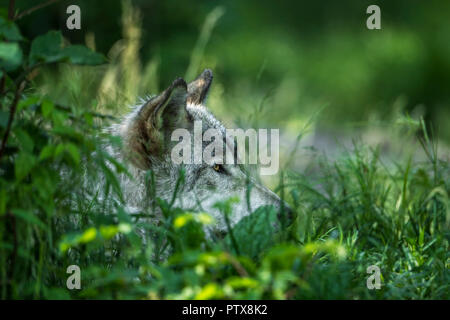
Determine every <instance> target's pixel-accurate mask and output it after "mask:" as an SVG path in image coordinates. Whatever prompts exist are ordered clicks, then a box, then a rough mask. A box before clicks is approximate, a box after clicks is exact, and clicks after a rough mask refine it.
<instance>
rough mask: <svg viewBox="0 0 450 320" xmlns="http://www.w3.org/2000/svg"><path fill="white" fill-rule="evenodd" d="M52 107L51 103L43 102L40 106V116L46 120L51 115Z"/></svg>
mask: <svg viewBox="0 0 450 320" xmlns="http://www.w3.org/2000/svg"><path fill="white" fill-rule="evenodd" d="M54 107H55V106H54V104H53V102H51V101H48V100H44V101H43V102H42V104H41V110H42V115H43V116H44V117H45V118H48V116H49V115H50V114H51V113H52V111H53V109H54Z"/></svg>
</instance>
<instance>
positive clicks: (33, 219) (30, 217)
mask: <svg viewBox="0 0 450 320" xmlns="http://www.w3.org/2000/svg"><path fill="white" fill-rule="evenodd" d="M11 211H12V213H13V214H14V215H15V216H16V217H18V218H21V219H22V220H25V221H26V222H29V223H30V224H33V225H36V226H38V227H39V228H42V229H44V230H46V229H47V226H46V225H45V224H44V223H43V222H42V221H41V220H40V219H39V218H38V217H37V216H36V215H35V214H33V213H32V212H30V211H27V210H23V209H12V210H11Z"/></svg>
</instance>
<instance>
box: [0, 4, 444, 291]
mask: <svg viewBox="0 0 450 320" xmlns="http://www.w3.org/2000/svg"><path fill="white" fill-rule="evenodd" d="M124 12H125V14H128V15H130V16H129V17H128V18H129V19H127V18H126V17H124V18H123V21H124V23H125V22H126V23H128V24H130V25H128V26H126V27H127V28H125V32H124V37H125V39H124V40H123V41H122V45H123V46H124V48H125V49H124V50H122V51H120V50H111V54H110V63H109V64H108V65H106V66H102V67H73V66H67V65H64V66H60V67H58V68H56V69H54V70H49V69H40V73H39V75H38V76H37V77H36V78H35V79H33V80H32V81H31V83H30V85H29V86H27V87H26V89H25V91H24V92H23V93H22V94H21V95H20V102H19V104H18V107H17V110H18V111H17V114H16V118H15V121H14V123H13V126H12V128H11V136H10V139H9V140H8V143H7V148H6V149H5V153H4V155H3V157H2V158H1V159H0V298H1V299H6V298H10V299H66V298H82V299H84V298H86V299H89V298H93V299H142V298H144V299H145V298H147V299H214V298H226V299H449V298H450V294H449V292H450V288H449V286H450V285H449V284H450V273H449V267H450V265H449V264H450V259H449V258H450V257H449V212H450V211H449V192H450V167H449V163H448V161H446V160H443V158H442V156H441V155H440V153H439V150H438V148H437V142H436V141H437V140H434V139H432V138H430V137H428V134H427V132H428V131H427V130H426V129H425V126H424V124H423V122H421V123H420V130H419V131H418V130H417V126H416V127H415V128H413V129H414V131H415V132H418V133H417V136H416V138H415V139H416V140H419V141H421V142H422V145H421V148H422V153H423V154H424V155H425V158H423V159H422V160H418V159H421V158H417V157H410V158H406V160H405V159H404V158H398V159H397V160H396V161H392V159H391V161H387V160H386V157H385V156H384V155H383V154H382V152H381V151H380V149H379V148H374V149H372V148H369V147H365V146H363V145H361V144H355V145H354V147H353V148H350V149H348V150H346V151H345V153H344V154H343V155H342V156H341V157H337V158H327V157H325V156H323V155H322V154H320V153H317V154H315V156H314V157H313V158H312V159H311V161H310V162H309V166H307V167H306V169H305V170H294V169H293V168H294V167H293V166H286V167H285V168H282V169H283V171H282V173H281V174H280V175H279V178H280V179H279V181H280V183H279V185H278V186H275V190H276V192H277V193H278V194H279V195H280V196H282V198H284V199H285V200H286V201H287V202H288V203H289V204H290V206H291V207H292V208H293V209H294V211H295V212H296V216H295V219H294V221H292V223H291V224H287V223H286V221H284V220H283V219H282V220H281V222H279V224H280V225H281V228H273V226H272V225H273V222H274V221H275V220H276V219H277V218H276V214H275V212H274V211H273V210H272V209H271V208H260V209H257V211H256V212H254V213H253V214H251V215H250V216H248V217H246V218H244V219H242V220H241V221H240V222H239V223H238V224H237V225H236V226H235V227H234V228H229V230H228V235H227V236H226V237H225V238H224V239H221V238H216V237H213V238H208V237H206V236H205V233H204V231H203V227H204V225H205V224H209V223H211V218H210V217H209V216H208V213H198V212H186V211H185V210H184V209H183V208H176V207H173V206H172V205H171V204H170V203H168V202H166V201H164V200H162V199H158V200H157V201H156V202H155V204H154V205H153V206H150V207H149V208H148V210H145V211H144V212H140V213H139V214H137V215H129V214H128V212H127V210H126V206H125V204H124V203H121V202H120V201H119V202H118V203H117V204H115V205H111V203H110V201H108V200H107V199H109V198H113V197H117V198H118V199H121V193H122V190H121V189H120V185H119V183H118V178H117V175H118V173H122V172H124V171H125V167H124V166H123V165H122V164H121V163H119V162H117V160H116V159H114V158H111V157H110V156H109V155H108V154H107V153H105V152H104V151H103V149H102V147H101V142H100V141H101V139H110V140H111V143H118V141H116V140H115V139H113V138H111V137H107V136H105V135H104V134H102V133H101V132H100V130H99V129H100V128H101V127H102V126H104V125H107V124H108V123H109V122H110V121H109V120H110V118H109V117H106V118H105V116H103V115H101V114H99V113H98V112H101V113H109V114H114V115H118V114H122V113H125V112H126V108H125V106H126V105H127V104H129V103H131V102H133V100H134V99H135V96H136V95H137V94H143V93H148V87H149V85H152V86H153V87H152V88H154V92H153V93H155V92H156V91H157V83H158V81H157V79H158V60H157V59H156V60H152V61H150V62H149V63H148V64H147V65H143V68H141V67H140V62H139V59H138V58H137V52H138V49H137V48H139V37H134V38H133V37H131V35H132V34H133V35H136V30H137V29H139V28H138V26H136V25H133V23H134V22H136V20H138V19H131V18H130V17H136V16H138V15H137V14H136V12H134V11H133V9H132V8H131V7H128V8H127V10H124ZM212 15H213V16H212V18H211V17H210V18H209V19H206V21H207V22H206V24H205V26H204V28H203V29H202V30H203V32H201V37H200V40H199V41H198V43H197V46H196V49H195V50H194V52H193V54H192V57H193V58H192V61H191V64H190V67H189V68H188V71H187V73H188V74H195V73H196V72H197V71H198V70H199V69H201V68H202V67H203V65H202V63H201V61H203V59H202V55H203V53H204V47H205V44H206V43H207V42H208V37H209V35H210V33H211V30H213V27H214V24H215V23H216V21H217V19H219V17H220V15H221V11H220V10H219V11H213V13H212ZM208 24H209V25H208ZM136 28H137V29H136ZM127 30H128V31H127ZM127 32H128V33H127ZM127 34H128V36H127ZM127 37H128V38H127ZM116 49H117V48H116ZM126 69H128V70H134V71H133V72H131V71H129V72H124V70H126ZM136 70H138V71H136ZM139 70H144V71H143V72H141V73H140V72H139ZM187 80H189V79H187ZM214 85H215V86H217V87H218V88H222V84H221V83H220V82H218V81H215V84H214ZM214 90H215V89H213V92H212V94H211V97H210V101H209V102H210V103H211V104H212V105H215V106H216V108H218V109H219V111H221V112H222V113H223V111H224V110H226V106H227V105H228V104H229V103H230V100H229V99H228V97H226V96H225V95H222V94H220V91H219V90H216V91H214ZM12 98H13V96H12V92H7V93H6V94H5V96H3V97H1V100H0V101H1V102H2V105H3V106H6V105H9V104H10V103H11V100H12ZM267 98H268V97H267V96H266V95H259V96H255V95H254V94H252V95H250V94H248V92H247V91H245V88H242V89H241V90H240V91H239V96H237V97H235V98H234V99H240V102H241V103H242V104H243V105H249V106H251V107H254V106H257V107H256V109H257V110H258V112H257V113H258V114H261V113H262V111H263V107H264V106H263V104H264V102H265V101H266V99H267ZM0 111H1V113H0V116H1V117H2V120H3V119H5V118H6V117H7V115H8V112H7V111H6V110H4V109H0ZM219 113H220V112H219ZM250 120H251V121H253V122H255V123H257V122H258V121H259V120H260V119H258V118H250ZM266 120H267V119H266ZM296 120H298V119H296ZM298 122H299V123H303V122H304V121H303V122H302V121H298ZM2 123H3V122H2ZM293 123H295V122H293ZM415 125H417V124H415ZM4 127H5V126H4V125H3V124H2V125H1V126H0V129H1V131H2V133H3V131H4ZM305 127H306V126H305ZM2 135H3V134H2ZM397 143H398V144H407V143H411V139H410V137H403V138H400V139H399V140H398V141H397ZM282 160H283V159H282ZM297 160H299V159H297V158H296V156H295V154H294V156H293V157H292V158H290V161H289V162H290V163H291V164H293V165H295V163H296V161H297ZM86 177H88V181H89V183H90V182H91V181H96V180H97V179H104V180H105V181H106V186H105V188H104V189H102V190H99V191H98V192H93V191H92V188H89V185H86V183H85V181H86V180H85V179H86ZM179 182H180V183H183V179H182V173H181V176H180V181H179ZM89 183H88V184H89ZM153 183H154V177H153V175H152V173H151V172H148V184H149V186H152V185H153ZM149 190H152V188H150V189H149ZM175 196H176V195H175ZM105 199H106V200H105ZM236 201H245V199H229V200H228V201H225V202H223V203H218V204H217V208H218V209H220V210H221V212H222V214H224V215H225V216H226V215H228V214H230V213H232V210H233V203H234V202H236ZM155 210H162V212H163V215H164V219H163V220H162V221H160V223H158V224H155V223H153V222H151V220H149V218H151V216H152V215H153V213H154V212H155ZM142 231H145V232H142ZM70 265H78V266H79V267H80V268H81V290H68V289H67V288H66V280H67V278H68V276H69V274H67V273H66V269H67V267H68V266H70ZM372 265H376V266H378V267H379V268H380V271H381V289H379V290H369V289H368V288H367V285H366V283H367V279H368V277H369V276H370V274H368V273H367V268H368V267H369V266H372Z"/></svg>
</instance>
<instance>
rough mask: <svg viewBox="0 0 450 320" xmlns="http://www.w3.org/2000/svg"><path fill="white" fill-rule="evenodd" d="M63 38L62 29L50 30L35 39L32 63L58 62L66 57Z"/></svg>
mask: <svg viewBox="0 0 450 320" xmlns="http://www.w3.org/2000/svg"><path fill="white" fill-rule="evenodd" d="M62 40H63V38H62V36H61V32H60V31H49V32H48V33H46V34H44V35H42V36H39V37H37V38H36V39H34V40H33V42H32V43H31V49H30V57H29V62H30V64H31V65H34V64H36V63H39V62H46V63H49V62H56V61H61V60H62V59H64V57H65V56H64V53H63V51H62V44H63V41H62Z"/></svg>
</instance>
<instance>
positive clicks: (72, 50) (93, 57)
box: [63, 45, 106, 65]
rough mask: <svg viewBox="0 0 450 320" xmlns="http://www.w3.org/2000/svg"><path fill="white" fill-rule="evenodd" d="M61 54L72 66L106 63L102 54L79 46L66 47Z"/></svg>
mask: <svg viewBox="0 0 450 320" xmlns="http://www.w3.org/2000/svg"><path fill="white" fill-rule="evenodd" d="M63 53H64V55H66V56H67V57H68V58H69V62H71V63H73V64H79V65H98V64H102V63H105V62H106V58H105V57H104V56H103V55H102V54H100V53H97V52H94V51H92V50H91V49H89V48H87V47H85V46H81V45H72V46H68V47H66V48H64V49H63Z"/></svg>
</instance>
